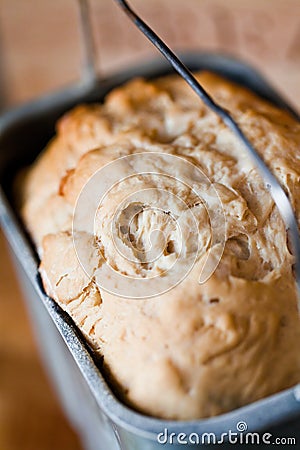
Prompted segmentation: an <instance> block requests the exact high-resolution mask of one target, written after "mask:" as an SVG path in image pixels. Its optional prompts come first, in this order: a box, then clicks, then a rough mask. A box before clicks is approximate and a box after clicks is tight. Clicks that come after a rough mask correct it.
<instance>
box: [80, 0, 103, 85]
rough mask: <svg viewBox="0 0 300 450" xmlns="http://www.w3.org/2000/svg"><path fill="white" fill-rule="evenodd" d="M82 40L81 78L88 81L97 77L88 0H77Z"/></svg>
mask: <svg viewBox="0 0 300 450" xmlns="http://www.w3.org/2000/svg"><path fill="white" fill-rule="evenodd" d="M78 6H79V15H80V24H81V34H82V41H83V63H82V79H83V81H84V82H87V83H90V82H92V81H95V80H96V79H97V78H98V75H97V71H96V62H95V61H96V58H95V54H96V52H95V43H94V38H93V32H92V26H91V21H90V15H89V5H88V0H78Z"/></svg>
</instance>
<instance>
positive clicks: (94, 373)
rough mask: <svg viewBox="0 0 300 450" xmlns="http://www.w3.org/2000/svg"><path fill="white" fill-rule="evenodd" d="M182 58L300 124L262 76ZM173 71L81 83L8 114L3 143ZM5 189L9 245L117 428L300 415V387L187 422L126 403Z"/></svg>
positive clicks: (205, 428) (196, 426) (223, 427)
mask: <svg viewBox="0 0 300 450" xmlns="http://www.w3.org/2000/svg"><path fill="white" fill-rule="evenodd" d="M180 56H181V58H182V60H183V61H184V63H185V64H186V65H187V66H189V67H190V68H191V69H192V70H197V69H199V70H201V69H206V70H212V71H215V72H218V73H221V74H222V75H224V76H225V77H226V76H227V77H228V78H231V79H234V80H235V81H237V82H240V83H241V84H243V85H246V86H248V87H249V88H250V89H252V90H253V91H254V92H256V93H257V94H258V95H260V96H261V97H263V98H266V99H268V100H269V101H271V102H272V103H274V104H276V105H277V106H279V107H281V108H283V109H286V110H288V111H289V112H290V113H291V114H292V115H293V116H294V117H296V118H297V119H298V120H300V117H299V115H298V113H297V112H296V111H295V110H293V108H291V106H289V105H288V104H287V103H286V101H285V100H284V99H283V98H282V97H281V96H280V95H279V94H278V93H277V92H276V91H275V90H274V89H273V88H272V87H271V86H270V85H269V83H268V82H267V81H266V80H265V79H264V78H263V77H261V76H260V75H259V74H258V73H257V72H256V71H255V70H254V69H253V68H252V67H250V66H248V65H247V64H244V63H242V62H240V61H238V60H236V59H234V58H231V57H227V56H224V55H218V54H211V53H199V52H188V53H187V52H186V53H184V54H182V55H180ZM170 72H171V69H170V67H169V65H168V63H166V62H165V61H163V60H161V59H158V60H154V61H151V62H148V63H146V64H143V65H139V66H136V67H133V68H130V69H129V70H125V71H122V72H121V73H118V74H115V75H113V76H112V77H110V78H109V79H106V80H103V81H101V83H78V84H77V85H74V86H72V87H70V88H67V89H65V90H63V91H60V92H58V93H55V94H51V95H47V96H44V97H42V98H40V99H38V100H35V101H33V102H31V103H30V104H27V105H23V106H21V107H19V108H17V109H14V110H11V111H7V112H6V113H4V114H3V115H2V117H1V118H0V142H1V140H2V139H4V140H5V136H6V135H7V134H9V133H10V132H11V131H12V130H13V129H15V128H16V127H18V126H20V124H23V125H24V124H25V127H26V124H27V123H29V122H30V121H33V120H37V119H38V118H39V116H40V115H42V116H43V115H45V116H46V114H48V113H50V115H51V114H53V115H54V116H55V115H57V114H58V115H60V114H62V113H63V112H64V111H65V110H67V109H69V108H70V107H72V106H73V105H74V104H76V103H78V102H80V101H82V100H83V99H84V101H86V100H87V101H95V100H96V99H97V98H99V99H102V98H103V96H104V95H105V94H106V93H107V92H108V91H109V90H110V89H112V88H113V87H115V86H117V85H119V84H122V83H124V82H125V81H126V80H128V79H130V78H133V77H134V76H145V77H146V78H151V77H153V76H160V75H163V74H166V73H170ZM21 137H22V136H21ZM45 139H46V140H47V139H48V137H45ZM0 156H1V155H0ZM2 156H3V155H2ZM3 161H4V162H3ZM6 162H7V161H6V160H5V158H4V160H2V163H1V158H0V165H1V164H6ZM0 176H1V170H0ZM5 190H6V185H5V182H4V185H3V187H0V224H1V225H2V228H3V230H4V233H5V235H6V237H7V240H8V241H9V243H10V246H11V248H12V250H13V252H14V253H15V255H16V257H17V259H18V261H19V262H20V264H21V266H22V267H23V269H24V271H25V272H26V274H27V277H28V278H29V280H30V282H31V284H32V285H33V286H34V289H35V290H36V292H37V294H38V296H39V297H40V299H41V300H42V302H43V304H44V305H45V307H46V309H47V311H48V313H49V314H50V316H51V317H52V319H53V321H54V323H55V325H56V327H57V328H58V330H59V332H60V334H61V335H62V337H63V339H64V340H65V342H66V344H67V346H68V348H69V350H70V352H71V354H72V355H73V357H74V359H75V361H76V363H77V365H78V367H79V369H80V371H81V373H82V374H83V376H84V378H85V380H86V382H87V384H88V386H89V387H90V389H91V391H92V393H93V395H94V397H95V399H96V401H97V403H98V404H99V406H100V407H101V408H102V409H103V411H104V412H105V413H106V414H107V416H108V417H109V418H110V419H111V420H112V421H113V422H114V423H115V424H117V425H119V426H121V427H123V428H124V429H126V430H128V431H129V432H132V433H134V434H137V435H139V436H143V437H146V438H148V439H151V440H156V438H157V435H158V433H161V432H162V431H163V430H164V429H165V428H167V429H168V430H169V432H170V433H172V432H174V433H176V434H178V433H180V432H182V431H184V432H185V433H187V434H188V433H195V432H196V433H209V432H212V433H215V434H216V435H218V436H220V435H221V434H222V433H223V432H227V431H228V430H229V429H230V428H232V426H233V425H234V424H236V423H238V422H239V421H241V420H243V421H245V422H246V423H247V426H248V431H260V430H263V429H266V428H267V427H270V426H274V425H276V424H278V423H282V422H284V421H287V420H289V419H290V418H294V417H296V416H299V415H300V385H297V386H295V387H293V388H290V389H287V390H285V391H282V392H280V393H278V394H275V395H272V396H269V397H267V398H264V399H261V400H259V401H257V402H255V403H252V404H249V405H246V406H244V407H242V408H239V409H236V410H234V411H231V412H228V413H225V414H223V415H220V416H216V417H212V418H208V419H200V420H193V421H184V422H183V421H167V420H160V419H157V418H153V417H149V416H145V415H143V414H140V413H138V412H136V411H134V410H132V409H130V408H129V407H127V406H126V405H124V404H123V403H121V402H120V401H119V400H118V399H117V398H116V397H115V395H114V394H113V393H112V391H111V390H110V388H109V387H108V385H107V383H106V381H105V380H104V378H103V377H102V375H101V372H100V370H99V369H98V368H97V366H96V364H95V362H94V360H93V358H92V356H91V354H90V353H89V351H88V349H87V346H86V344H85V342H84V340H83V339H82V337H81V334H80V333H79V332H78V330H77V329H76V327H75V325H74V323H73V321H72V319H71V318H70V317H69V316H68V315H67V314H66V313H64V312H63V311H62V310H61V308H60V307H59V306H58V305H57V304H56V303H55V302H54V301H53V300H52V299H51V298H49V297H48V296H46V295H45V293H44V291H43V288H42V284H41V281H40V278H39V275H38V271H37V268H38V258H37V256H36V254H35V252H34V250H33V248H32V245H31V244H30V241H29V239H28V236H27V235H26V232H25V231H24V229H23V227H22V225H21V223H20V221H19V219H18V217H17V215H16V213H15V212H14V208H13V206H12V205H11V204H10V201H9V198H8V196H7V195H6V194H7V193H6V192H5Z"/></svg>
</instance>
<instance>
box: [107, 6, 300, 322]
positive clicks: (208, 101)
mask: <svg viewBox="0 0 300 450" xmlns="http://www.w3.org/2000/svg"><path fill="white" fill-rule="evenodd" d="M114 1H115V2H116V3H118V4H119V6H121V8H122V9H123V10H124V11H125V13H126V14H127V16H128V17H129V18H130V19H131V20H132V22H133V23H134V24H135V25H136V26H137V27H138V28H139V30H140V31H141V32H142V33H143V34H144V35H145V36H146V37H147V38H148V39H149V40H150V41H151V42H152V44H153V45H154V46H155V47H156V48H157V49H158V50H159V51H160V52H161V53H162V55H163V56H164V57H165V58H166V59H167V60H168V61H169V63H170V64H171V65H172V66H173V68H174V69H175V70H176V72H178V73H179V75H181V77H182V78H183V79H184V80H185V81H186V82H187V83H188V84H189V85H190V86H191V88H192V89H193V90H194V91H195V92H196V94H197V95H198V96H199V97H200V98H201V100H202V101H203V103H205V105H207V106H208V107H209V108H210V109H211V110H212V111H214V112H215V113H216V114H217V115H218V116H219V117H220V118H221V119H222V121H223V122H224V123H225V125H227V126H228V128H230V129H231V130H232V131H233V133H234V134H235V135H236V136H237V137H238V138H239V139H240V140H241V141H242V143H243V144H244V147H245V149H246V150H247V151H248V154H249V155H250V157H251V159H252V161H253V162H254V163H255V165H256V167H257V168H258V170H259V172H260V174H261V176H262V178H263V180H264V182H265V185H266V187H267V188H268V190H269V192H270V194H271V196H272V198H273V200H274V202H275V204H276V206H277V208H278V209H279V212H280V214H281V216H282V218H283V220H284V223H285V226H286V229H287V233H288V234H289V239H290V243H291V247H292V252H293V254H294V256H295V271H294V273H295V278H296V285H297V290H298V311H299V314H300V261H299V258H300V236H299V230H298V224H297V220H296V217H295V214H294V211H293V207H292V205H291V203H290V200H289V199H288V197H287V195H286V193H285V191H284V189H283V187H282V186H281V184H280V183H279V182H278V180H277V178H276V177H275V176H274V175H273V173H272V172H271V171H270V169H269V168H268V166H267V165H266V163H265V162H264V161H263V159H262V158H261V157H260V156H259V155H258V153H257V152H256V150H255V149H254V147H253V146H252V144H251V142H250V141H249V139H248V138H247V137H246V136H245V134H244V133H243V131H242V130H241V128H240V127H239V125H238V124H237V122H236V121H235V120H234V119H233V117H232V116H231V114H230V113H229V112H228V111H227V110H225V109H224V108H222V107H221V106H220V105H218V104H217V103H216V102H215V101H214V100H213V99H212V97H211V96H210V95H209V94H208V93H207V92H206V91H205V89H204V88H203V87H202V86H201V85H200V83H199V82H198V81H197V79H196V78H195V77H194V76H193V74H192V73H191V71H190V70H189V69H188V68H187V67H186V66H185V65H184V64H183V63H182V62H181V61H180V59H179V58H178V57H177V56H176V55H175V53H174V52H173V51H172V50H171V49H170V48H169V47H168V46H167V45H166V44H165V43H164V42H163V40H162V39H161V38H160V37H159V36H158V35H157V34H156V33H155V32H154V31H153V30H152V29H151V28H150V27H149V25H147V24H146V23H145V22H144V21H143V20H142V19H141V18H140V17H139V16H138V15H137V13H136V12H135V11H133V9H132V8H131V7H130V6H129V4H128V2H127V1H126V0H114Z"/></svg>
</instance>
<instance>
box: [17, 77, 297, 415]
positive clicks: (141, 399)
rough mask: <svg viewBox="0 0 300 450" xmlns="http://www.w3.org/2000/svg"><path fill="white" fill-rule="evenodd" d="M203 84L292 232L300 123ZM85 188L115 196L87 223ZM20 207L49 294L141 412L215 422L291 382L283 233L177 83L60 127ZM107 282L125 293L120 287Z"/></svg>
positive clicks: (220, 132) (127, 90)
mask: <svg viewBox="0 0 300 450" xmlns="http://www.w3.org/2000/svg"><path fill="white" fill-rule="evenodd" d="M197 78H198V79H199V81H200V82H201V84H202V85H203V86H204V87H205V88H206V89H207V90H208V92H209V93H210V94H211V95H212V96H213V98H214V99H215V100H216V101H217V102H218V103H220V104H221V105H222V106H223V107H225V108H227V109H228V110H229V111H230V113H231V114H232V115H233V116H234V118H235V119H236V120H237V122H238V123H239V125H240V127H241V128H242V130H243V131H244V132H245V134H246V135H247V136H248V138H249V139H250V140H251V142H252V143H253V145H254V147H255V148H256V150H257V151H258V152H259V154H260V155H261V156H262V157H263V159H264V160H265V162H266V163H267V164H268V165H269V167H270V168H271V170H272V171H273V173H274V174H275V175H276V176H277V178H278V179H279V181H280V182H281V184H282V185H283V187H284V188H285V189H286V191H287V193H288V195H289V197H290V199H291V202H292V204H293V207H294V209H295V211H296V214H297V218H298V220H300V204H299V202H300V187H299V186H300V184H299V177H300V124H299V123H298V122H296V121H295V120H294V119H293V118H292V117H291V116H290V115H289V114H288V113H287V112H285V111H282V110H279V109H278V108H275V107H274V106H272V105H270V104H269V103H268V102H266V101H264V100H262V99H260V98H258V97H257V96H256V95H254V94H253V93H251V92H249V91H247V90H246V89H244V88H242V87H240V86H237V85H235V84H232V83H230V82H228V81H226V80H224V79H223V78H220V77H218V76H217V75H214V74H211V73H200V74H197ZM119 158H122V159H121V160H120V159H119ZM116 161H118V162H116ZM128 161H129V162H130V163H128ZM141 161H142V163H141ZM107 170H108V172H107ZM132 175H134V176H132ZM126 177H127V178H126ZM110 178H111V180H110ZM93 180H96V182H95V183H94V185H93ZM119 180H122V183H115V182H116V181H119ZM110 181H111V186H110V185H109V182H110ZM107 183H108V184H107ZM114 183H115V184H114ZM91 186H92V188H91V189H92V190H91V192H92V194H93V195H94V194H95V192H97V189H98V188H99V190H103V192H104V190H105V189H106V193H107V192H108V193H109V195H106V197H105V198H104V199H103V201H102V203H101V207H99V205H96V207H94V206H92V207H91V208H94V214H93V217H92V219H93V220H91V219H90V217H89V216H90V215H91V214H90V212H91V211H92V210H93V209H89V208H90V206H88V207H87V209H86V210H85V204H87V203H89V202H86V199H87V198H88V199H90V197H84V195H85V193H86V192H88V191H89V189H90V187H91ZM199 186H200V188H199ZM108 187H109V188H108ZM110 188H112V189H110ZM198 188H199V189H198ZM197 189H198V191H197ZM141 192H142V193H143V196H142V197H139V195H140V193H141ZM199 196H200V197H201V198H200V200H199V198H198V197H199ZM96 197H97V195H96ZM20 198H21V214H22V217H23V219H24V222H25V224H26V226H27V228H28V230H29V232H30V234H31V236H32V238H33V240H34V242H35V243H36V246H37V249H38V252H39V255H40V258H41V266H40V272H41V276H42V280H43V283H44V287H45V290H46V292H47V294H48V295H50V296H51V297H52V298H54V300H56V301H57V302H58V303H59V304H60V306H62V308H63V309H65V310H66V311H67V312H68V313H69V314H70V315H71V317H72V318H73V319H74V321H75V323H76V324H77V325H78V326H79V328H80V329H81V330H82V332H83V333H84V335H85V336H86V338H87V339H88V341H89V343H90V344H91V345H92V346H93V348H94V349H95V350H96V351H97V352H98V353H99V354H100V355H101V356H103V370H104V371H105V373H106V374H107V376H108V377H109V379H110V381H111V383H112V384H113V385H114V386H115V388H116V389H117V390H118V393H119V395H120V396H121V397H122V398H123V399H124V401H126V402H127V403H129V404H130V405H132V406H134V407H135V408H136V409H138V410H140V411H143V412H145V413H147V414H150V415H154V416H158V417H162V418H167V419H196V418H201V417H209V416H213V415H217V414H221V413H223V412H226V411H229V410H232V409H235V408H237V407H240V406H242V405H245V404H247V403H250V402H253V401H255V400H257V399H259V398H262V397H264V396H267V395H269V394H272V393H274V392H277V391H279V390H282V389H285V388H288V387H290V386H292V385H294V384H296V383H297V382H298V381H300V352H299V347H300V321H299V317H298V312H297V294H296V288H295V280H294V277H293V270H292V268H293V263H294V258H293V256H292V255H291V253H290V250H289V245H288V241H287V234H286V230H285V226H284V223H283V221H282V219H281V217H280V214H279V212H278V210H277V208H276V207H275V205H274V203H273V200H272V198H271V196H270V194H269V192H268V190H267V189H266V187H265V186H264V184H263V182H262V180H261V178H260V176H259V174H258V173H257V171H256V169H255V168H254V167H253V166H252V164H251V161H250V160H249V159H248V157H247V155H246V152H245V150H244V149H243V147H242V144H241V143H240V142H239V140H238V139H237V138H236V137H235V136H234V135H233V134H232V132H231V131H230V130H229V129H228V128H226V126H225V125H224V124H223V123H222V122H221V121H220V119H219V118H218V117H217V116H216V115H215V114H214V113H213V112H211V111H210V110H209V109H208V108H207V107H206V106H205V105H203V103H202V102H201V101H200V100H199V98H198V97H197V96H196V95H195V94H194V93H193V91H192V90H191V89H190V88H189V86H187V85H186V83H185V82H184V81H183V80H182V79H180V78H179V77H177V76H168V77H164V78H160V79H157V80H154V81H145V80H143V79H135V80H132V81H130V82H129V83H127V84H126V85H124V86H121V87H119V88H116V89H114V90H113V91H112V92H111V93H110V94H109V95H108V96H107V97H106V99H105V102H104V104H96V105H82V106H78V107H77V108H75V109H74V110H72V111H71V112H69V113H67V114H66V115H65V116H64V117H63V118H62V119H60V121H59V122H58V125H57V134H56V136H55V137H54V138H53V140H52V141H51V142H50V143H49V145H48V146H47V148H46V149H45V150H44V152H43V153H42V154H41V155H40V156H39V158H38V159H37V161H36V162H35V163H34V164H33V166H32V167H31V168H30V169H29V170H28V171H27V174H26V176H25V178H24V180H23V182H22V187H21V189H20ZM93 198H94V197H93ZM220 206H221V207H220ZM87 217H88V219H87ZM74 223H75V226H74ZM212 228H213V230H212ZM153 232H156V233H157V234H155V233H154V234H153ZM162 236H163V238H162ZM149 243H150V244H151V245H150V246H149ZM149 249H150V250H153V251H154V254H153V255H154V256H153V255H150V257H149V254H150V253H151V252H150V253H149V251H150V250H149ZM182 255H183V256H182ZM181 256H182V259H180V258H181ZM186 261H188V265H187V266H186V265H185V262H186ZM191 261H192V263H191ZM175 263H176V264H175ZM173 267H174V269H173ZM204 267H206V272H205V273H206V276H205V277H204V278H205V279H204V280H202V281H205V282H203V283H201V284H199V274H200V275H201V273H203V268H204ZM109 269H110V270H112V272H111V273H112V274H113V275H112V277H111V276H110V272H109ZM172 271H173V272H172ZM170 272H172V274H173V275H174V278H171V279H170V280H171V281H170V280H169V279H168V276H167V275H166V274H168V273H170ZM115 274H116V275H118V276H120V277H121V278H122V277H123V279H125V284H124V285H122V283H121V285H120V288H116V283H117V282H115V280H114V278H113V277H114V276H115ZM108 280H109V281H108ZM145 280H151V282H150V283H149V285H150V284H151V289H150V288H149V289H148V287H146V288H145V289H144V287H141V286H146V284H143V283H144V282H145ZM168 280H169V281H168ZM147 286H148V285H147ZM141 291H143V292H142V294H143V295H141V298H138V299H136V298H135V299H133V298H130V297H136V296H139V295H136V293H139V292H141ZM150 297H151V298H150Z"/></svg>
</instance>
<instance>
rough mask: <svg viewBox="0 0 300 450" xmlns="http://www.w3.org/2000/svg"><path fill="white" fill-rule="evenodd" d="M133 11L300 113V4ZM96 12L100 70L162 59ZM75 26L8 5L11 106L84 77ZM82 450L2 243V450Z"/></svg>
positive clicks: (107, 1) (141, 4)
mask: <svg viewBox="0 0 300 450" xmlns="http://www.w3.org/2000/svg"><path fill="white" fill-rule="evenodd" d="M132 3H134V4H135V5H136V6H137V9H138V10H139V11H140V12H141V13H142V14H143V16H144V17H145V18H147V19H148V20H149V22H150V23H151V24H152V25H153V26H154V28H155V29H156V30H157V31H159V32H160V34H161V36H162V37H164V38H165V39H166V40H167V41H168V43H169V44H172V45H173V46H175V47H177V48H182V49H183V48H192V49H199V48H202V49H208V50H215V49H217V50H221V51H227V52H230V53H232V54H234V55H236V56H238V57H242V58H244V59H246V60H248V61H249V62H251V63H253V64H255V65H256V66H257V67H259V68H260V70H261V71H262V72H263V73H264V74H265V75H266V76H267V77H268V78H269V79H270V80H271V81H272V82H273V84H274V85H275V86H277V87H279V89H281V90H282V92H283V93H284V94H285V95H286V96H287V97H288V98H289V99H290V101H291V102H292V103H294V105H300V75H299V74H300V1H299V0H227V1H226V2H224V1H223V0H185V1H184V2H183V1H181V0H150V1H145V0H134V1H132ZM91 4H92V20H93V25H94V31H95V36H96V41H97V46H98V49H99V51H98V53H99V55H98V68H99V70H101V71H102V72H103V73H106V74H107V73H109V72H110V71H113V70H116V68H118V67H122V66H124V65H128V64H131V63H133V62H134V61H136V60H139V59H141V58H144V59H148V58H149V57H151V56H152V55H153V54H156V52H155V50H153V49H152V47H151V46H150V45H149V44H147V42H146V41H145V40H144V38H143V37H142V36H140V35H139V33H138V32H137V31H136V30H135V29H134V28H133V27H132V26H131V24H130V23H129V22H128V21H127V19H126V18H125V17H124V16H123V15H122V13H120V12H119V11H118V9H117V8H116V6H115V5H114V4H113V2H112V1H111V0H91ZM76 19H77V14H76V8H75V2H74V0H40V1H36V0H26V2H25V1H20V0H0V27H1V29H0V30H1V38H2V40H1V42H0V46H1V50H2V51H1V56H2V60H1V61H0V64H1V66H0V70H1V69H2V72H1V73H0V78H1V79H3V80H4V83H5V91H4V94H5V97H6V101H7V102H9V103H10V104H11V105H13V104H16V103H20V102H23V101H25V100H28V99H30V98H32V97H35V96H38V95H40V94H41V93H43V92H45V91H49V90H51V89H54V88H57V87H59V86H61V85H63V84H66V83H69V82H71V81H73V80H76V79H77V78H78V76H79V73H80V45H79V35H80V33H79V31H78V27H77V22H76ZM112 30H114V32H112ZM2 95H3V92H2ZM79 448H80V445H79V442H78V439H77V438H76V436H75V434H74V433H73V432H72V430H71V429H70V427H69V426H68V424H67V422H66V420H65V418H64V417H63V414H62V412H61V410H60V407H59V405H58V402H57V400H56V398H55V395H54V393H53V392H52V390H51V387H50V386H49V383H48V381H47V379H46V376H45V374H44V372H43V369H42V368H41V365H40V363H39V358H38V355H37V352H36V347H35V344H34V341H33V337H32V334H31V331H30V325H29V323H28V319H27V315H26V312H25V309H24V305H23V302H22V294H21V293H20V291H19V289H18V284H17V280H16V278H15V276H14V273H13V270H12V267H11V264H10V262H9V256H8V254H7V251H6V249H5V247H4V239H3V236H2V235H1V234H0V450H48V449H49V450H50V449H51V450H52V449H56V450H60V449H61V450H77V449H79ZM107 450H109V449H107Z"/></svg>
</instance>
